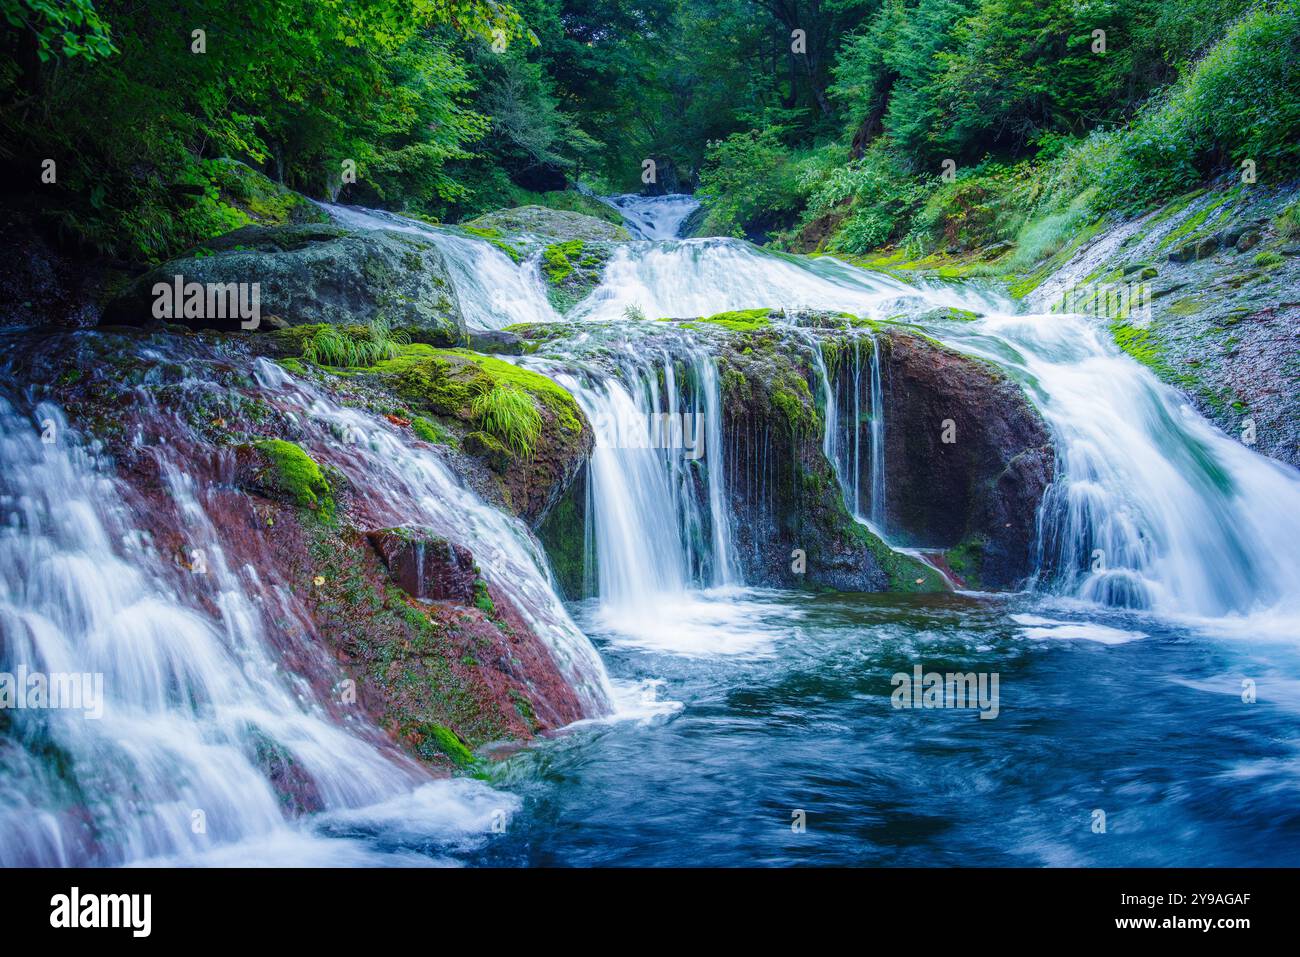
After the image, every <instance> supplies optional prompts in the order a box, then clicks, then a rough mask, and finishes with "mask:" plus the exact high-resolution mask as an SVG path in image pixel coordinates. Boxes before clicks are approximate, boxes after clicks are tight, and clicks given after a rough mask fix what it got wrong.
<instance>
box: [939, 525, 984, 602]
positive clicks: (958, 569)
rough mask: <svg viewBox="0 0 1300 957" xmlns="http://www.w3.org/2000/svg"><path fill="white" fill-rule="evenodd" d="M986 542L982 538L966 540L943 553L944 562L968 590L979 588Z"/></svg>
mask: <svg viewBox="0 0 1300 957" xmlns="http://www.w3.org/2000/svg"><path fill="white" fill-rule="evenodd" d="M986 546H987V542H986V541H985V540H984V539H983V538H979V537H974V538H968V539H966V540H965V541H963V542H962V543H961V544H959V545H957V546H955V547H953V548H950V549H948V551H946V552H945V553H944V556H943V557H944V561H946V562H947V563H948V567H949V568H951V569H952V570H953V572H954V574H956V575H957V576H958V577H959V578H961V580H962V581H964V582H965V583H966V585H967V586H968V587H970V588H976V589H978V588H981V587H982V583H981V574H980V572H981V569H982V568H983V565H984V549H985V548H986Z"/></svg>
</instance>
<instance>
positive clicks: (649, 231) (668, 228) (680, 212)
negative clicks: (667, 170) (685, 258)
mask: <svg viewBox="0 0 1300 957" xmlns="http://www.w3.org/2000/svg"><path fill="white" fill-rule="evenodd" d="M601 199H602V200H603V201H604V202H606V203H608V204H609V205H610V206H613V207H614V208H615V209H617V210H618V211H619V213H621V214H622V216H623V222H624V223H626V224H627V230H628V232H629V233H631V234H632V238H633V239H676V238H677V237H678V236H680V235H681V233H682V227H683V226H684V225H685V223H686V220H687V219H688V218H689V217H690V215H691V213H693V212H695V211H696V210H697V209H699V208H700V204H699V201H698V200H697V199H696V198H695V197H694V196H691V195H689V194H687V193H669V194H667V195H665V196H642V195H641V194H639V193H621V194H619V195H617V196H603V197H601Z"/></svg>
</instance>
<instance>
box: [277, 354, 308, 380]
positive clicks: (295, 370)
mask: <svg viewBox="0 0 1300 957" xmlns="http://www.w3.org/2000/svg"><path fill="white" fill-rule="evenodd" d="M279 363H280V366H281V367H282V368H283V369H284V370H285V371H286V372H289V373H290V374H292V375H299V376H301V375H306V374H307V367H306V366H304V365H303V364H302V363H301V362H299V361H298V360H297V359H294V358H292V357H290V358H288V359H280V360H279Z"/></svg>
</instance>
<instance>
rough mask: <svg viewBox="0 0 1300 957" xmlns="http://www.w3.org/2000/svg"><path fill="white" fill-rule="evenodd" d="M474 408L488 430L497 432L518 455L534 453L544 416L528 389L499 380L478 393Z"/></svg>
mask: <svg viewBox="0 0 1300 957" xmlns="http://www.w3.org/2000/svg"><path fill="white" fill-rule="evenodd" d="M470 411H471V412H472V414H473V415H474V418H475V419H477V420H478V421H479V424H480V425H481V426H482V427H483V430H484V431H485V432H487V433H488V434H490V435H494V436H496V437H497V438H498V439H500V440H501V441H502V442H504V443H505V444H506V446H507V447H508V448H509V449H510V450H511V451H512V452H514V453H515V454H516V455H520V456H523V457H524V458H529V457H531V456H532V454H533V449H535V448H536V447H537V440H538V439H540V438H541V436H542V416H541V414H540V413H539V412H538V411H537V406H536V405H535V404H534V403H533V399H532V396H530V395H529V394H528V393H527V392H524V391H523V390H522V389H518V388H516V387H514V386H512V385H508V384H506V383H502V382H498V383H497V384H496V385H494V386H493V387H492V388H491V389H487V390H485V391H484V392H481V393H479V395H477V396H475V398H474V401H473V403H472V404H471V406H470Z"/></svg>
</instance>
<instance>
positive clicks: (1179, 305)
mask: <svg viewBox="0 0 1300 957" xmlns="http://www.w3.org/2000/svg"><path fill="white" fill-rule="evenodd" d="M1204 308H1205V305H1204V303H1203V302H1202V301H1201V300H1200V298H1199V297H1197V296H1187V297H1185V298H1183V299H1179V300H1178V301H1177V302H1172V303H1170V304H1169V310H1168V312H1169V314H1170V315H1171V316H1194V315H1196V314H1197V313H1198V312H1200V311H1201V310H1203V309H1204Z"/></svg>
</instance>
